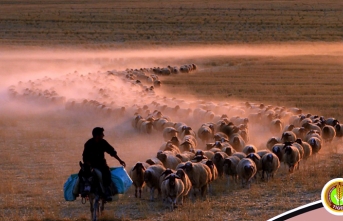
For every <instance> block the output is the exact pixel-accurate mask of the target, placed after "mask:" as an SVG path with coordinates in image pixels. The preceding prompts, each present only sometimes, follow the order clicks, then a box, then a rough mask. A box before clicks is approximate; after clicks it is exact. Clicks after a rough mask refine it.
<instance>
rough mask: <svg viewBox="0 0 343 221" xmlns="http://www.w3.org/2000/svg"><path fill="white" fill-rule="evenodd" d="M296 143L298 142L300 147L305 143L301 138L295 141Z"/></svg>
mask: <svg viewBox="0 0 343 221" xmlns="http://www.w3.org/2000/svg"><path fill="white" fill-rule="evenodd" d="M295 142H297V143H298V144H300V145H302V144H303V141H302V139H301V138H297V139H296V140H295Z"/></svg>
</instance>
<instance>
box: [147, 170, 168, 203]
mask: <svg viewBox="0 0 343 221" xmlns="http://www.w3.org/2000/svg"><path fill="white" fill-rule="evenodd" d="M165 170H166V168H165V167H164V166H161V165H159V164H156V165H152V166H150V167H149V168H148V169H146V170H145V173H144V181H145V183H146V185H147V186H148V187H149V188H150V200H151V201H153V200H154V191H155V189H157V190H158V194H159V195H161V187H160V177H161V174H162V173H163V172H164V171H165Z"/></svg>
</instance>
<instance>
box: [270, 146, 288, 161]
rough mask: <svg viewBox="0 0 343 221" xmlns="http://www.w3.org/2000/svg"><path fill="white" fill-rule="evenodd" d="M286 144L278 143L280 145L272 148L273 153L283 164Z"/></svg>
mask: <svg viewBox="0 0 343 221" xmlns="http://www.w3.org/2000/svg"><path fill="white" fill-rule="evenodd" d="M283 147H284V144H281V143H278V144H275V145H274V146H273V147H272V152H273V153H274V154H275V155H276V156H277V157H278V158H279V160H280V162H283V159H284V157H283V155H284V153H285V151H284V149H283Z"/></svg>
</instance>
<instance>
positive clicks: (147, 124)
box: [140, 120, 153, 134]
mask: <svg viewBox="0 0 343 221" xmlns="http://www.w3.org/2000/svg"><path fill="white" fill-rule="evenodd" d="M152 129H153V121H152V120H146V121H144V122H142V124H141V126H140V131H141V132H142V133H146V134H151V133H152V132H153V130H152Z"/></svg>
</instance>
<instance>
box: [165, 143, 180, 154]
mask: <svg viewBox="0 0 343 221" xmlns="http://www.w3.org/2000/svg"><path fill="white" fill-rule="evenodd" d="M163 151H170V152H172V153H173V154H174V155H176V154H180V153H181V151H180V149H179V148H178V147H177V146H175V145H174V144H172V142H171V141H168V142H167V144H166V147H165V148H164V150H163Z"/></svg>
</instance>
